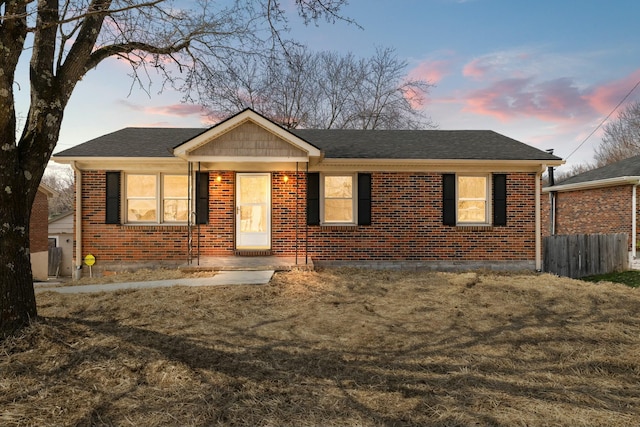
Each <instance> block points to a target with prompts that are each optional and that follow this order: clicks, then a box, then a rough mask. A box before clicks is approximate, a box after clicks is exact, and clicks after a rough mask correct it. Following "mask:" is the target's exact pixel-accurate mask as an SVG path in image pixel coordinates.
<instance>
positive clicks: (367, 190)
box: [358, 173, 371, 225]
mask: <svg viewBox="0 0 640 427" xmlns="http://www.w3.org/2000/svg"><path fill="white" fill-rule="evenodd" d="M358 225H371V174H370V173H359V174H358Z"/></svg>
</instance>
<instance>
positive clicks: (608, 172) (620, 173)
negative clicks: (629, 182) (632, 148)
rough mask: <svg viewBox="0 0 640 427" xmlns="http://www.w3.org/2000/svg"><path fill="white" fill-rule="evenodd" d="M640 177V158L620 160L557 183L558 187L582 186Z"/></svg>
mask: <svg viewBox="0 0 640 427" xmlns="http://www.w3.org/2000/svg"><path fill="white" fill-rule="evenodd" d="M623 177H640V156H634V157H630V158H628V159H624V160H620V161H619V162H616V163H612V164H610V165H607V166H603V167H601V168H597V169H592V170H590V171H587V172H584V173H581V174H578V175H574V176H572V177H570V178H567V179H565V180H563V181H559V182H556V184H555V185H556V186H560V185H571V184H582V183H586V182H593V181H601V180H605V179H614V178H623Z"/></svg>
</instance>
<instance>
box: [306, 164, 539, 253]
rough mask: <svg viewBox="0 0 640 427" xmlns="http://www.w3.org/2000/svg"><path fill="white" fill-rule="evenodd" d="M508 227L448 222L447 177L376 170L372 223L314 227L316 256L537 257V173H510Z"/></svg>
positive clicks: (312, 242)
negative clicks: (444, 204) (444, 194)
mask: <svg viewBox="0 0 640 427" xmlns="http://www.w3.org/2000/svg"><path fill="white" fill-rule="evenodd" d="M507 194H508V197H507V226H504V227H450V226H444V225H442V175H441V174H439V173H385V172H382V173H374V174H373V175H372V225H370V226H362V227H355V228H353V229H345V228H341V227H322V226H316V227H310V232H309V248H310V253H311V254H312V256H313V257H314V259H318V260H330V259H344V260H409V261H419V260H423V261H429V260H433V261H435V260H451V261H471V260H480V261H481V260H492V261H522V260H534V259H535V210H534V209H535V174H509V175H508V177H507Z"/></svg>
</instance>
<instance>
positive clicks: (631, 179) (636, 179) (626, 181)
mask: <svg viewBox="0 0 640 427" xmlns="http://www.w3.org/2000/svg"><path fill="white" fill-rule="evenodd" d="M639 184H640V176H620V177H616V178H607V179H598V180H595V181H587V182H576V183H575V184H565V185H554V186H552V187H544V188H543V189H542V192H543V193H552V192H563V191H576V190H591V189H594V188H604V187H614V186H616V185H639Z"/></svg>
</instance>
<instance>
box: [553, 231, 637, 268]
mask: <svg viewBox="0 0 640 427" xmlns="http://www.w3.org/2000/svg"><path fill="white" fill-rule="evenodd" d="M628 248H629V246H628V236H627V233H616V234H571V235H565V236H557V235H556V236H548V237H545V238H544V240H543V270H544V271H545V272H547V273H553V274H557V275H558V276H567V277H572V278H574V279H575V278H579V277H584V276H591V275H595V274H606V273H611V272H613V271H625V270H628V269H629V249H628Z"/></svg>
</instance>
